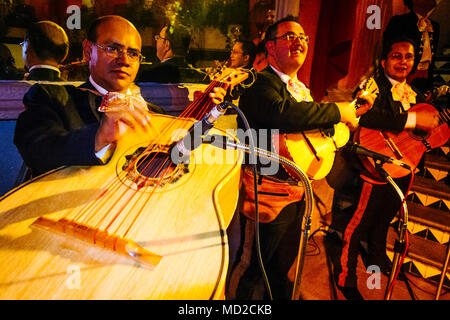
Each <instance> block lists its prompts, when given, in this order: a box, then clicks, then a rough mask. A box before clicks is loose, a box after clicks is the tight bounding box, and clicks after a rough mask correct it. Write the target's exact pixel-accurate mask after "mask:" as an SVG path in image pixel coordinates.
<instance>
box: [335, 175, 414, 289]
mask: <svg viewBox="0 0 450 320" xmlns="http://www.w3.org/2000/svg"><path fill="white" fill-rule="evenodd" d="M394 181H395V183H396V184H397V185H398V186H399V187H400V189H401V190H402V191H403V193H405V192H406V191H407V189H408V186H409V184H410V182H411V176H410V175H408V176H406V177H403V178H399V179H395V180H394ZM400 208H401V201H400V198H399V196H398V195H397V192H396V191H395V190H394V189H393V187H392V186H391V185H390V184H383V185H376V184H370V183H367V182H364V181H363V180H362V179H361V178H359V176H357V175H355V176H353V177H351V178H348V179H347V181H346V182H345V183H343V184H342V186H341V187H340V189H339V190H335V193H334V198H333V208H332V224H331V229H333V230H335V231H338V232H339V233H341V238H342V242H341V243H339V245H338V246H337V250H329V251H331V255H332V256H331V260H332V263H333V265H334V277H335V280H336V283H337V284H338V285H340V286H342V287H356V286H357V276H356V266H357V258H358V253H359V250H360V242H361V241H367V244H368V256H367V263H366V265H367V266H369V265H381V264H382V263H383V262H384V261H385V259H386V238H387V233H388V229H389V225H390V222H391V221H392V219H393V218H394V217H395V215H396V213H397V212H398V210H399V209H400ZM335 245H336V244H335ZM328 246H330V244H329V243H328Z"/></svg>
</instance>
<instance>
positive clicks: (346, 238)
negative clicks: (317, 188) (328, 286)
mask: <svg viewBox="0 0 450 320" xmlns="http://www.w3.org/2000/svg"><path fill="white" fill-rule="evenodd" d="M415 50H416V49H415V43H414V41H413V40H410V39H407V38H398V39H393V40H392V41H391V42H390V43H388V44H387V45H386V46H384V48H383V52H382V56H381V60H380V65H379V68H378V70H377V74H376V76H375V81H376V83H377V85H378V88H379V94H378V97H377V98H376V100H375V102H374V105H373V107H372V109H370V110H369V111H368V112H367V113H365V114H363V115H362V116H361V118H360V121H359V125H360V127H366V128H370V129H375V130H386V131H389V132H396V133H398V132H402V131H403V130H405V129H414V128H416V129H421V130H425V131H428V130H431V129H433V128H434V127H436V126H437V125H438V113H437V112H436V111H422V110H421V111H418V112H408V110H409V109H410V108H411V107H412V106H414V105H415V104H418V103H422V102H425V97H424V96H423V95H422V94H421V93H420V92H419V91H418V90H417V89H416V88H414V87H411V86H410V85H408V84H407V83H406V79H407V76H408V75H409V74H410V73H411V72H412V71H413V70H414V68H415V66H416V65H417V63H415ZM342 156H343V158H344V159H345V160H346V165H347V166H346V167H347V168H349V167H350V169H349V170H347V171H348V172H349V174H347V175H346V177H345V179H343V180H344V181H340V183H339V185H338V186H337V187H336V189H335V193H334V199H333V208H332V224H331V230H332V231H335V232H332V233H330V234H328V235H327V237H326V241H325V246H326V248H327V254H328V255H329V256H330V257H331V260H332V262H333V265H334V277H335V281H336V284H337V287H338V288H339V289H340V290H341V292H342V293H343V294H344V296H345V297H346V298H347V299H353V300H358V299H363V297H362V296H361V294H360V292H359V291H358V289H357V275H356V266H357V257H358V253H359V249H360V241H361V240H362V237H363V235H364V236H367V239H364V240H367V243H368V256H367V261H366V265H367V266H369V265H377V266H379V267H380V269H381V271H382V272H383V273H388V272H389V271H390V270H391V266H392V264H391V262H390V260H389V259H388V257H387V256H386V236H387V232H388V227H389V224H390V221H391V220H392V219H393V217H394V216H395V214H396V212H397V211H398V210H399V209H400V206H401V201H400V198H399V197H398V195H397V194H396V193H395V191H394V190H393V189H392V186H391V185H389V184H377V183H373V182H374V181H373V180H370V179H363V178H361V177H360V173H361V169H362V167H361V166H359V161H358V159H357V158H356V157H355V156H354V154H351V153H350V152H345V151H344V152H343V154H342ZM395 182H396V184H398V186H399V187H400V188H401V190H402V191H403V192H404V193H405V191H406V190H407V189H408V186H409V185H410V183H411V182H412V181H411V174H409V175H406V176H404V177H402V178H398V179H395Z"/></svg>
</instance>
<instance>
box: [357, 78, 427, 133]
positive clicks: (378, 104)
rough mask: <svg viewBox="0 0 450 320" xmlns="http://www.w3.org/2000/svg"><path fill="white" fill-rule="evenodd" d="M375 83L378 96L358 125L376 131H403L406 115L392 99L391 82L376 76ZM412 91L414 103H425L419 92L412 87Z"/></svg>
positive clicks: (399, 103)
mask: <svg viewBox="0 0 450 320" xmlns="http://www.w3.org/2000/svg"><path fill="white" fill-rule="evenodd" d="M375 81H376V83H377V85H378V89H379V93H378V96H377V98H376V99H375V101H374V104H373V106H372V108H371V109H370V110H369V111H368V112H367V113H365V114H363V115H362V116H361V118H360V121H359V125H360V126H361V127H367V128H370V129H376V130H388V131H393V132H400V131H403V130H404V128H405V123H406V120H407V117H408V115H407V113H404V112H402V111H403V109H402V105H401V102H400V101H394V100H393V99H392V92H391V88H392V84H391V82H390V81H389V80H388V79H387V78H386V77H385V76H384V75H383V74H381V75H377V76H376V77H375ZM412 89H413V90H414V91H415V92H416V93H417V96H416V103H423V102H425V97H424V96H423V95H422V94H421V93H420V92H419V90H418V89H417V88H415V87H414V86H412Z"/></svg>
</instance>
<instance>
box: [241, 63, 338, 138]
mask: <svg viewBox="0 0 450 320" xmlns="http://www.w3.org/2000/svg"><path fill="white" fill-rule="evenodd" d="M239 106H240V108H241V109H242V111H243V112H244V114H245V116H246V118H247V120H248V121H249V124H250V127H252V128H254V129H278V130H280V133H293V132H299V131H302V130H311V129H317V128H327V127H331V126H332V125H333V124H336V123H338V122H339V120H340V113H339V109H338V107H337V105H336V104H335V103H317V102H305V101H302V102H297V101H296V100H295V99H294V97H292V95H291V94H290V93H289V92H288V90H287V88H286V84H285V83H283V81H281V79H280V77H279V76H278V75H277V74H276V73H275V72H274V71H273V69H272V68H271V67H270V66H269V67H267V68H266V69H264V70H262V71H261V72H259V73H258V74H257V78H256V81H255V82H254V84H253V85H252V86H251V87H249V88H248V89H246V90H245V92H244V94H243V95H242V96H241V98H240V100H239ZM239 123H240V127H241V128H243V124H242V122H241V121H239Z"/></svg>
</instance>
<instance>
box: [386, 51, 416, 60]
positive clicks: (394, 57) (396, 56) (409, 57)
mask: <svg viewBox="0 0 450 320" xmlns="http://www.w3.org/2000/svg"><path fill="white" fill-rule="evenodd" d="M387 57H388V58H391V59H392V60H395V61H402V60H403V59H405V60H406V61H413V60H414V55H413V54H412V53H407V54H405V55H404V56H403V55H402V54H401V53H400V52H394V53H392V54H390V55H388V56H387Z"/></svg>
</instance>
